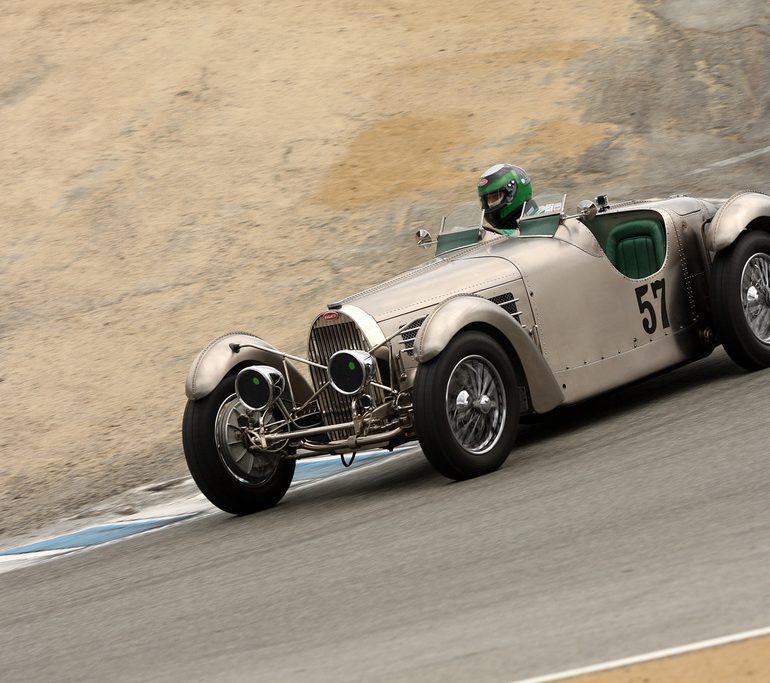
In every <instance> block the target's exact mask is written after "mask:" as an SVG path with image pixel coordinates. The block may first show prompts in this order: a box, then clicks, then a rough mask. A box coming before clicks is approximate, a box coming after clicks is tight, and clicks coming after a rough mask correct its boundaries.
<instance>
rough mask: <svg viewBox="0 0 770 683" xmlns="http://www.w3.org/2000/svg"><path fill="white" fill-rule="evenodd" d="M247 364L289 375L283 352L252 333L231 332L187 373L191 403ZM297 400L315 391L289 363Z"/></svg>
mask: <svg viewBox="0 0 770 683" xmlns="http://www.w3.org/2000/svg"><path fill="white" fill-rule="evenodd" d="M230 344H241V345H243V344H253V345H254V346H259V347H260V348H259V349H254V348H250V347H243V348H241V349H240V351H238V352H237V353H236V352H234V351H233V350H232V349H231V348H230ZM244 361H254V362H255V363H256V364H259V365H270V366H272V367H274V368H276V369H277V370H279V371H280V372H281V373H283V374H285V373H286V370H285V369H284V367H283V363H284V361H283V360H282V358H281V354H280V352H279V351H278V350H277V349H276V348H275V347H274V346H271V345H270V344H268V343H267V342H266V341H264V340H262V339H260V338H259V337H257V336H255V335H253V334H249V333H248V332H230V333H229V334H224V335H222V336H221V337H217V338H216V339H215V340H214V341H212V342H211V343H210V344H209V345H208V346H207V347H206V348H204V349H203V350H202V351H201V352H200V353H199V354H198V355H197V356H196V358H195V360H194V361H193V364H192V365H191V366H190V370H189V372H188V373H187V381H186V382H185V393H186V394H187V398H189V399H190V400H191V401H197V400H198V399H201V398H203V397H204V396H207V395H208V394H210V393H211V392H212V391H214V388H215V387H216V386H217V385H218V384H219V383H220V382H221V381H222V379H223V378H224V377H225V376H226V375H227V373H228V372H230V370H232V369H233V368H234V367H235V366H236V365H240V364H241V363H243V362H244ZM286 367H287V368H288V371H289V376H288V377H287V378H286V379H287V380H288V381H289V382H291V389H292V392H293V393H294V398H295V399H296V400H297V401H299V402H302V401H306V400H307V399H308V398H310V396H311V395H312V393H313V392H312V390H311V388H310V385H309V384H308V382H307V380H306V379H305V378H304V377H303V376H302V375H300V374H299V371H298V370H297V368H295V367H294V366H293V365H292V364H291V363H289V362H288V361H286Z"/></svg>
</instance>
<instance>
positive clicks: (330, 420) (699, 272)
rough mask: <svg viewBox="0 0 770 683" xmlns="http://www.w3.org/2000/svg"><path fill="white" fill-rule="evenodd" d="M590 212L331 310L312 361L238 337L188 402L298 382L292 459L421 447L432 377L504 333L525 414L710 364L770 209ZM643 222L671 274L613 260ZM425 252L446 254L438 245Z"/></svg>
mask: <svg viewBox="0 0 770 683" xmlns="http://www.w3.org/2000/svg"><path fill="white" fill-rule="evenodd" d="M581 204H583V206H582V207H581V211H580V214H578V215H576V216H565V215H563V214H559V215H556V216H554V224H555V229H554V230H553V231H552V232H550V233H549V234H547V235H540V234H533V235H527V234H525V230H524V229H522V231H521V234H520V235H517V236H506V235H500V234H493V233H492V232H486V231H480V230H478V229H477V232H478V239H477V241H475V243H473V244H470V245H468V246H461V247H458V248H451V249H449V250H448V251H445V252H443V253H441V252H439V255H437V256H436V257H434V258H433V259H432V260H430V261H428V262H427V263H425V264H423V265H421V266H418V267H416V268H414V269H412V270H410V271H407V272H405V273H402V274H401V275H398V276H396V277H395V278H392V279H390V280H388V281H387V282H384V283H381V284H379V285H376V286H374V287H371V288H369V289H367V290H364V291H362V292H360V293H358V294H355V295H353V296H351V297H348V298H346V299H343V300H342V301H339V302H336V303H333V304H330V305H329V306H328V307H327V310H326V311H324V312H322V313H320V314H319V315H318V316H317V318H316V319H315V321H314V322H313V323H312V325H311V329H310V335H309V339H308V354H307V358H300V357H296V356H291V355H289V354H286V353H283V352H281V351H279V350H278V349H275V348H273V347H272V346H270V345H269V344H268V343H267V342H265V341H263V340H262V339H260V338H259V337H256V336H254V335H249V334H246V333H234V334H231V335H224V336H223V337H220V338H218V339H216V340H214V341H213V342H212V343H211V344H209V346H207V347H206V348H205V349H204V350H203V351H201V353H200V354H199V355H198V357H197V358H196V360H195V362H194V363H193V366H192V367H191V369H190V373H189V375H188V378H187V385H186V391H187V396H188V398H190V399H191V400H198V399H200V398H202V397H204V396H206V395H207V394H208V393H210V392H211V391H212V390H213V389H214V387H215V386H216V385H217V384H218V382H219V381H221V380H222V378H224V377H225V376H226V375H227V374H228V373H230V372H235V371H237V370H238V369H240V368H243V367H246V366H248V365H269V366H271V367H274V368H276V369H277V370H279V371H281V372H282V373H283V374H284V376H285V377H286V378H287V382H286V384H287V391H286V392H284V397H283V398H284V400H283V401H281V400H279V404H280V408H281V411H283V414H284V417H285V420H286V429H284V430H282V431H280V434H279V435H277V436H266V435H265V434H262V435H261V436H260V435H256V436H255V438H257V437H259V438H261V439H262V443H265V444H269V443H273V442H276V441H277V440H279V439H283V440H285V439H287V438H289V440H290V443H291V449H290V451H289V452H287V454H286V457H304V456H306V455H314V454H318V453H344V452H350V451H355V450H357V449H359V448H365V447H369V446H375V445H376V446H386V447H393V446H395V445H397V444H398V443H400V442H403V441H405V440H407V439H411V438H414V437H415V430H414V423H413V413H412V403H411V400H412V399H411V389H412V386H413V384H414V380H415V376H416V373H417V371H418V368H419V366H420V365H421V364H424V363H428V362H430V361H431V360H433V359H434V358H436V357H437V356H438V355H439V354H441V352H442V350H443V349H444V348H445V347H446V346H447V344H448V343H449V342H450V341H451V340H452V339H453V338H454V337H455V336H456V335H457V334H458V333H459V332H461V331H463V330H468V329H473V330H479V331H482V332H485V333H487V334H489V335H490V336H491V337H493V338H494V339H495V340H496V341H497V342H498V343H499V344H500V345H501V346H502V347H503V349H504V350H505V352H506V353H507V354H508V355H509V357H510V358H511V360H512V364H513V367H514V371H515V374H516V378H517V383H518V385H519V392H520V401H519V405H520V409H521V411H522V412H523V413H531V412H536V413H544V412H547V411H550V410H552V409H553V408H555V407H557V406H559V405H562V404H570V403H574V402H577V401H581V400H584V399H586V398H589V397H591V396H594V395H596V394H599V393H601V392H603V391H606V390H609V389H611V388H613V387H617V386H620V385H623V384H626V383H628V382H632V381H634V380H637V379H640V378H642V377H645V376H648V375H650V374H653V373H655V372H658V371H661V370H664V369H666V368H670V367H674V366H676V365H679V364H682V363H684V362H688V361H691V360H694V359H697V358H699V357H702V356H704V355H707V354H708V353H710V352H711V350H712V349H713V348H714V346H715V344H716V341H715V339H714V335H713V334H712V333H711V329H710V328H711V322H710V315H711V314H710V306H709V281H710V272H711V265H712V263H713V258H714V254H715V253H716V252H717V251H720V250H722V249H725V248H728V247H729V246H730V244H731V243H732V242H733V241H734V240H735V239H737V237H738V236H739V235H740V234H741V232H742V231H744V230H746V229H762V228H766V229H770V197H769V196H768V195H765V194H762V193H758V192H738V193H736V194H735V195H733V196H732V197H730V198H729V199H727V200H724V199H699V198H693V197H687V196H673V197H669V198H666V199H651V200H642V201H629V202H622V203H615V204H610V205H606V204H605V203H604V201H602V202H601V208H600V209H599V211H598V213H597V210H596V206H595V205H593V203H592V202H587V203H581ZM629 219H636V220H647V221H653V222H654V223H655V224H656V225H659V226H660V229H661V230H662V235H663V237H662V238H661V239H662V240H664V247H665V255H664V257H663V260H662V265H660V267H659V268H658V269H657V270H655V272H653V273H651V274H650V275H648V276H645V277H640V278H634V277H630V276H627V275H625V274H624V273H623V272H621V271H620V270H619V268H618V267H617V266H616V265H615V264H613V262H612V261H611V260H610V259H609V258H608V255H607V253H606V250H607V235H608V233H609V231H610V230H611V229H612V227H613V226H617V225H620V224H621V223H623V222H624V221H628V220H629ZM442 227H443V224H442ZM474 234H475V233H474ZM474 239H475V237H474ZM418 240H419V241H420V243H421V244H436V242H435V241H433V240H432V238H431V237H430V235H426V234H425V233H424V232H423V233H421V234H419V235H418ZM440 246H441V245H440V240H439V247H440ZM343 349H344V350H358V351H359V352H364V353H366V354H370V355H371V357H372V358H373V359H374V361H376V366H377V367H376V375H375V377H374V380H373V381H372V382H371V383H370V385H369V386H368V387H367V389H366V391H365V392H361V393H360V394H357V395H352V396H348V395H344V394H342V393H340V392H335V391H334V389H333V387H332V384H331V383H330V381H329V375H328V371H327V368H326V366H327V364H328V362H329V359H330V357H331V356H332V355H334V353H336V352H339V351H341V350H343ZM308 375H309V377H308ZM299 417H302V418H304V421H303V420H300V419H298V418H299ZM313 420H315V422H314V421H313Z"/></svg>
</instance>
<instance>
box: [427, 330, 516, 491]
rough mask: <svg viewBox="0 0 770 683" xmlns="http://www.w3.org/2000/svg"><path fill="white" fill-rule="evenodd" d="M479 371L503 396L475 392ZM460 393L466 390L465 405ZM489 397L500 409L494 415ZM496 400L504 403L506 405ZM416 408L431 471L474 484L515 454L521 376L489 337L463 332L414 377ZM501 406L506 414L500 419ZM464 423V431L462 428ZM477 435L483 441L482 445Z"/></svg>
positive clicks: (493, 393) (474, 332)
mask: <svg viewBox="0 0 770 683" xmlns="http://www.w3.org/2000/svg"><path fill="white" fill-rule="evenodd" d="M474 368H478V372H480V373H482V375H481V376H482V377H486V375H485V374H484V373H488V377H489V380H490V381H491V382H492V384H490V385H489V386H492V385H496V386H498V387H499V388H498V390H497V391H496V392H490V391H487V392H484V391H483V390H482V391H476V389H475V388H474V387H472V386H471V385H472V383H473V380H472V379H471V377H472V373H471V370H473V369H474ZM490 368H493V369H494V372H493V371H491V370H490ZM466 369H467V372H465V374H463V372H464V371H466ZM495 372H496V373H497V378H496V379H495V376H494V375H495ZM475 376H476V377H478V376H479V375H478V374H476V375H475ZM463 378H467V381H463ZM482 381H486V380H482ZM461 389H463V390H467V391H466V392H465V393H466V394H467V395H466V396H465V398H462V399H461V397H460V393H461V391H460V390H461ZM484 395H487V396H488V398H489V397H492V400H491V403H492V404H496V408H491V409H490V408H489V402H488V403H487V404H486V406H485V407H486V409H487V412H484V410H483V409H482V405H481V397H482V396H484ZM495 396H499V397H502V401H501V400H500V399H499V398H495ZM413 403H414V422H415V429H416V432H417V438H418V439H419V441H420V446H422V451H423V453H424V454H425V457H426V458H427V459H428V461H429V462H430V463H431V465H433V467H435V468H436V469H437V470H438V471H439V472H440V473H441V474H443V475H444V476H445V477H448V478H449V479H456V480H462V479H470V478H471V477H477V476H479V475H482V474H487V473H488V472H493V471H494V470H496V469H498V468H499V467H500V466H501V465H502V464H503V463H504V462H505V460H506V458H507V457H508V455H509V453H510V452H511V450H512V448H513V444H514V442H515V440H516V433H517V431H518V427H519V388H518V385H517V383H516V374H515V373H514V370H513V365H512V363H511V360H510V358H509V357H508V356H507V355H506V353H505V351H503V349H502V348H501V347H500V345H499V344H498V343H497V342H496V341H495V340H494V339H492V338H491V337H490V336H489V335H487V334H484V333H482V332H477V331H466V332H461V333H460V334H458V335H457V336H456V337H455V338H454V339H453V340H452V341H451V342H450V343H449V344H448V345H447V347H446V348H445V349H444V350H443V351H442V352H441V353H440V354H439V355H438V356H436V357H435V358H433V359H432V360H430V361H428V362H427V363H423V364H421V365H420V366H419V367H418V368H417V375H416V377H415V383H414V390H413ZM477 403H478V404H479V405H476V404H477ZM501 404H502V407H503V408H504V409H503V410H501V411H500V412H499V413H497V414H495V410H496V409H499V408H500V406H501ZM461 405H462V408H460V406H461ZM490 415H491V417H490ZM458 416H460V417H458ZM463 420H465V426H463V425H461V424H459V423H460V422H462V421H463ZM478 420H481V427H480V429H478V430H477V431H474V430H473V429H472V428H470V427H468V425H476V426H478V425H479V422H478ZM453 425H454V427H453ZM455 430H456V431H455ZM477 434H480V435H481V436H479V437H478V439H476V435H477ZM458 435H459V436H458ZM484 435H486V439H485V438H484ZM463 441H464V443H463ZM476 441H479V443H475V442H476ZM474 445H475V446H476V447H475V448H474Z"/></svg>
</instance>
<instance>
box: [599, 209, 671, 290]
mask: <svg viewBox="0 0 770 683" xmlns="http://www.w3.org/2000/svg"><path fill="white" fill-rule="evenodd" d="M604 251H605V253H606V254H607V258H608V259H609V260H610V262H611V263H612V265H614V266H615V268H617V269H618V270H619V271H620V272H621V273H623V275H625V276H626V277H631V278H635V279H639V278H644V277H647V276H649V275H652V274H653V273H655V272H657V271H658V270H660V267H661V266H662V265H663V259H665V257H666V237H665V232H664V230H663V226H662V225H661V224H660V223H659V222H658V221H656V220H653V219H652V218H637V219H635V220H632V221H628V222H627V223H621V224H620V225H616V226H615V227H614V228H612V230H610V233H609V235H607V244H606V245H605V249H604Z"/></svg>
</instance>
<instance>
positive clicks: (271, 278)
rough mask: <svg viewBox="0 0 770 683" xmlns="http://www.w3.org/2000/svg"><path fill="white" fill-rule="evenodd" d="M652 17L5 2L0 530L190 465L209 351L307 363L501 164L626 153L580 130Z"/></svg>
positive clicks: (610, 130) (596, 12)
mask: <svg viewBox="0 0 770 683" xmlns="http://www.w3.org/2000/svg"><path fill="white" fill-rule="evenodd" d="M372 7H374V6H372ZM437 8H438V9H437ZM650 16H651V15H650V14H649V12H648V10H647V9H645V8H644V7H641V8H640V7H637V6H636V5H635V3H633V2H631V1H630V0H626V1H624V2H618V3H614V4H613V9H612V11H611V12H608V11H606V10H605V4H604V3H602V2H599V0H570V1H567V0H555V1H554V2H550V3H545V4H544V3H537V2H534V1H529V0H527V1H524V2H519V3H516V4H515V5H511V3H508V2H497V1H495V0H492V1H491V2H487V3H485V4H484V7H483V10H478V9H477V10H472V9H471V8H470V6H469V5H468V3H467V2H459V1H455V0H450V1H449V2H444V3H441V5H440V7H439V6H437V5H436V3H429V2H416V3H415V2H406V1H405V0H391V1H388V2H383V3H378V4H377V5H376V7H374V9H371V8H370V7H369V6H366V7H365V6H364V5H362V4H361V3H354V2H349V1H335V2H330V3H323V4H321V5H307V4H305V3H291V2H264V3H258V4H257V5H248V4H247V3H238V2H230V1H226V0H216V1H214V0H212V1H208V2H207V1H205V0H199V1H197V2H192V3H190V2H181V1H179V2H178V1H174V0H163V1H160V2H149V1H147V2H141V1H139V2H137V1H135V0H133V1H129V0H123V1H114V0H111V1H109V2H107V1H104V0H73V1H70V2H66V3H60V2H54V1H53V0H30V1H29V2H25V3H11V4H10V5H8V4H7V5H6V6H5V7H3V8H2V9H0V64H2V69H0V160H1V161H2V192H0V222H1V223H0V227H1V229H2V237H3V239H2V250H1V251H0V294H1V295H2V306H1V307H0V354H1V355H0V402H1V404H2V411H3V412H2V414H3V420H2V423H0V533H2V532H5V533H11V532H14V531H17V530H19V529H21V528H23V527H25V526H26V527H29V526H30V525H34V524H37V523H39V522H41V521H43V520H45V519H46V518H49V517H50V516H52V515H56V514H63V513H66V512H71V511H73V510H74V509H76V508H77V507H78V506H81V505H83V504H85V503H87V502H89V501H92V500H95V499H99V498H102V497H104V496H107V495H109V494H111V493H115V492H117V491H119V490H122V489H125V488H127V487H129V486H132V485H136V484H139V483H141V482H145V481H151V480H156V479H164V478H169V477H173V476H178V475H180V474H183V473H184V472H185V467H184V462H183V457H182V453H181V447H180V437H179V426H180V417H181V412H182V409H183V405H184V400H185V399H184V393H183V383H184V377H185V374H186V371H187V368H188V366H189V363H190V361H191V360H192V358H193V357H194V355H195V353H196V352H197V350H198V349H199V348H200V347H201V346H202V345H204V344H205V343H206V342H207V341H208V340H209V339H210V338H212V337H213V336H215V335H217V334H220V333H221V332H224V331H228V330H232V329H247V330H251V331H254V332H256V333H258V334H260V335H262V336H264V337H265V338H266V339H268V340H269V341H271V342H272V343H274V344H276V345H279V346H282V347H285V348H287V349H289V350H291V351H294V352H302V351H303V345H304V335H305V330H306V328H307V325H308V323H309V321H310V320H311V318H312V316H313V314H314V313H316V312H317V311H318V310H320V309H321V308H322V307H323V305H324V304H325V303H326V302H328V301H332V300H334V299H336V298H338V297H340V296H341V295H343V294H346V293H350V292H352V291H355V290H356V289H358V288H362V287H364V286H366V285H368V284H371V283H372V282H375V281H378V280H381V279H383V278H385V277H387V276H390V275H392V274H394V273H396V272H398V271H400V270H403V269H404V268H406V267H409V266H411V265H413V264H414V263H416V262H418V261H419V260H422V259H424V258H426V256H427V255H426V254H425V252H422V251H420V250H417V249H415V248H414V246H413V243H412V239H411V232H412V230H413V227H414V225H415V224H416V223H419V222H421V221H425V222H430V221H432V219H433V217H434V216H435V215H436V214H438V213H439V212H440V207H441V205H442V204H446V203H453V202H454V201H455V200H459V199H467V198H471V197H473V193H474V191H475V179H476V177H477V175H478V174H479V172H480V171H482V170H483V169H484V168H485V167H486V166H488V165H490V164H492V163H495V162H497V161H501V160H510V161H514V162H517V163H520V164H522V165H525V166H526V167H527V168H528V169H529V170H530V171H531V173H532V175H533V176H534V181H535V183H536V184H538V183H540V185H541V186H542V184H543V182H545V183H546V184H551V183H553V182H559V181H564V183H568V182H569V180H568V179H569V178H571V177H572V176H574V175H575V171H576V169H577V168H578V166H579V165H580V164H581V163H583V162H584V161H585V159H589V158H590V155H591V153H594V154H595V153H596V150H605V152H606V150H607V149H609V146H612V145H615V147H616V148H618V145H619V144H620V143H619V142H618V140H619V132H620V131H621V129H623V127H624V126H625V121H624V118H623V115H622V113H620V114H619V113H618V112H617V111H614V114H613V118H612V120H609V119H608V120H602V117H601V115H600V114H597V112H596V111H594V112H593V114H592V115H591V116H590V117H589V116H587V114H586V112H587V110H588V109H589V108H590V106H591V104H592V101H591V98H588V97H586V90H585V82H584V81H583V78H584V75H585V74H588V75H589V76H590V74H591V73H593V71H592V66H591V65H592V64H596V63H602V55H606V54H610V53H612V54H616V53H617V52H618V51H620V50H621V46H623V45H626V44H627V43H628V41H629V40H630V38H629V36H633V41H634V44H638V43H639V42H640V41H643V40H644V39H645V35H646V34H645V32H652V31H653V28H651V27H652V24H651V23H649V22H648V19H649V17H650ZM632 29H633V30H632ZM613 51H615V52H614V53H613ZM642 134H643V131H637V132H636V133H634V132H633V131H632V134H631V135H629V136H628V137H626V138H625V139H624V141H623V145H624V147H623V151H622V154H621V155H620V157H618V154H616V155H615V158H616V159H617V158H624V159H628V158H630V157H631V156H633V154H634V153H635V152H634V150H635V149H636V147H637V146H639V145H640V144H641V142H640V141H641V139H642V137H641V136H642ZM634 135H636V136H637V137H634ZM592 150H593V152H592ZM553 159H558V160H559V165H558V168H555V167H554V165H553V163H552V162H553ZM622 177H623V176H622V174H620V175H616V176H615V178H616V182H620V181H622ZM618 178H620V181H618V180H617V179H618ZM573 185H574V181H573ZM578 198H579V197H574V199H575V200H577V199H578Z"/></svg>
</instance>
